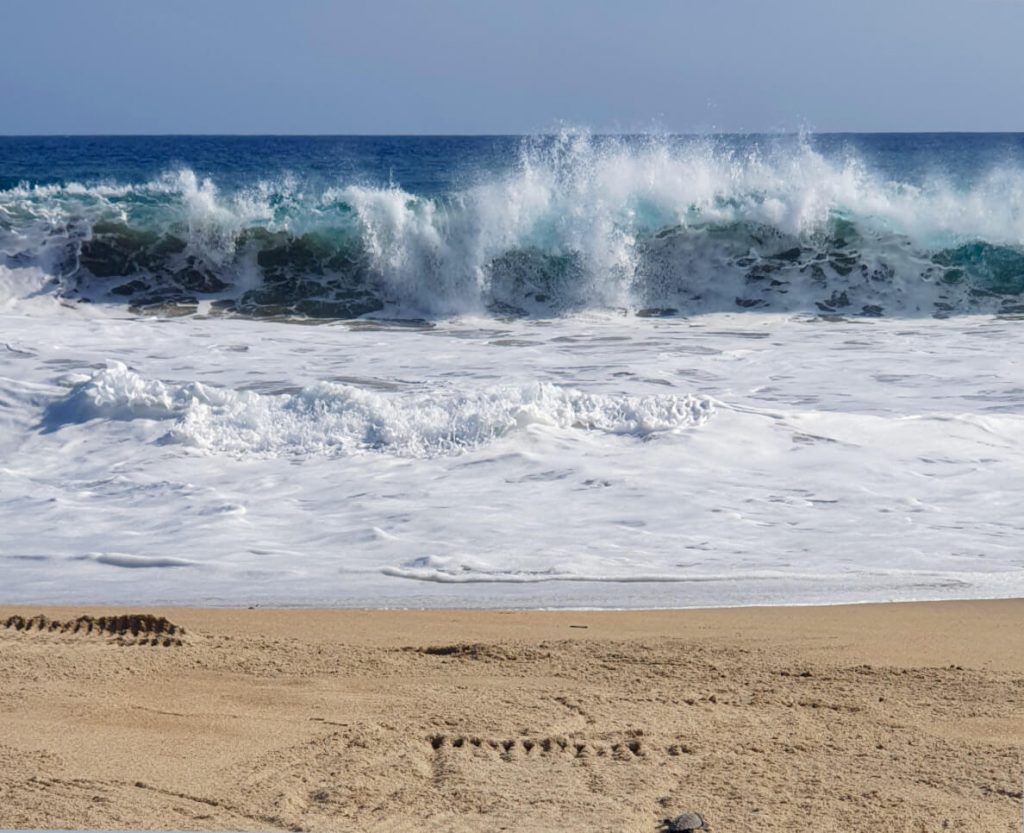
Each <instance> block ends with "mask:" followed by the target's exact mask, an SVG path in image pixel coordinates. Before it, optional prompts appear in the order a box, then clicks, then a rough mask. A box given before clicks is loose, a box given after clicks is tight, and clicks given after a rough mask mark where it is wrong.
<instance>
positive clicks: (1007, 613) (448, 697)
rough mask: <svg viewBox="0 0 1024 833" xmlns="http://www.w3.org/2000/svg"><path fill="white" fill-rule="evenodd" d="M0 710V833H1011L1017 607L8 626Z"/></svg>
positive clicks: (359, 615)
mask: <svg viewBox="0 0 1024 833" xmlns="http://www.w3.org/2000/svg"><path fill="white" fill-rule="evenodd" d="M129 612H132V613H143V614H146V616H144V617H142V618H140V619H136V620H130V621H127V622H124V621H122V622H111V621H109V620H105V619H103V618H102V617H110V616H113V615H117V614H124V613H129ZM39 615H41V616H43V617H45V621H43V620H40V619H35V620H32V617H35V616H39ZM79 617H86V618H79ZM160 617H165V620H166V621H161V619H160ZM4 625H6V627H5V626H4ZM40 626H42V627H40ZM122 631H123V632H122ZM0 710H2V712H3V715H2V718H0V827H108V828H115V829H140V830H141V829H164V830H311V831H319V830H325V831H326V830H337V831H377V830H380V831H413V830H416V831H424V830H432V831H442V830H443V831H459V832H460V833H461V832H462V831H499V830H522V831H609V833H611V831H615V833H640V831H654V830H656V829H657V826H658V823H659V821H660V820H661V819H662V818H664V817H667V816H672V815H675V814H677V813H681V812H683V811H687V810H695V811H699V812H701V813H703V814H704V816H705V817H706V818H707V820H708V822H709V823H710V824H711V827H712V829H713V830H715V831H720V833H725V832H726V831H730V832H733V833H741V832H744V831H750V833H753V831H758V833H763V832H764V831H775V830H779V831H782V830H806V831H811V830H813V831H837V832H838V831H843V832H844V833H847V832H848V831H875V830H889V831H915V832H918V831H920V832H921V833H924V831H929V833H930V831H939V830H965V831H966V830H970V831H979V833H996V832H997V831H999V832H1001V831H1007V833H1009V832H1010V831H1017V830H1019V829H1020V824H1021V807H1022V799H1021V789H1022V786H1021V783H1022V768H1021V751H1020V750H1021V745H1022V741H1024V601H1021V600H1013V601H984V602H981V601H979V602H943V603H915V604H888V605H861V606H846V607H818V608H810V607H806V608H762V609H752V608H746V609H732V610H704V611H650V612H640V611H637V612H622V613H612V612H550V613H548V612H539V611H532V612H497V611H491V612H479V611H476V612H468V611H441V610H438V611H429V612H417V611H408V612H389V611H368V612H364V611H338V610H263V609H255V610H244V609H242V610H239V609H233V610H199V609H165V610H145V611H140V610H133V611H122V610H113V609H109V608H104V609H94V608H90V609H81V608H75V609H70V608H59V609H58V608H14V607H4V608H2V609H0Z"/></svg>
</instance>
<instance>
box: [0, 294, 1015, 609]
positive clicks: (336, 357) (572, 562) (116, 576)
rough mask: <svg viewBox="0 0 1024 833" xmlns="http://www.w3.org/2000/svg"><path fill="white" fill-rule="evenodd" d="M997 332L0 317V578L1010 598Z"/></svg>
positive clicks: (618, 593)
mask: <svg viewBox="0 0 1024 833" xmlns="http://www.w3.org/2000/svg"><path fill="white" fill-rule="evenodd" d="M57 321H59V326H54V323H55V322H57ZM1016 324H1017V322H1015V321H1009V320H997V319H992V318H957V319H950V320H942V321H937V320H918V321H895V320H894V321H889V320H875V321H871V322H842V321H837V322H832V323H826V322H821V321H814V320H811V319H808V318H805V317H796V318H785V317H781V316H770V315H759V314H756V313H742V314H738V315H732V316H705V317H701V318H695V319H692V320H681V319H667V320H657V319H630V318H623V317H620V316H611V315H606V316H595V315H589V316H576V317H571V318H564V319H560V320H554V321H544V320H540V321H517V322H511V323H509V322H506V323H502V324H500V325H496V323H495V322H494V321H491V320H479V319H460V320H457V321H452V322H448V323H444V324H439V325H437V326H435V327H433V328H428V329H407V328H386V327H366V326H359V327H354V328H350V327H345V326H327V327H301V326H294V325H287V324H282V323H274V322H255V321H244V320H225V319H207V320H200V319H178V320H173V321H167V320H163V321H161V320H145V319H139V318H109V317H107V318H105V317H102V316H101V317H96V316H88V317H87V316H86V315H84V311H83V310H81V309H65V310H63V312H62V313H61V314H60V316H59V318H58V317H56V315H55V314H53V313H51V314H49V315H35V314H32V315H28V314H24V313H22V312H6V313H4V337H3V338H4V341H3V342H2V344H4V345H9V346H7V347H3V348H2V349H0V516H2V518H3V520H4V523H3V524H2V525H0V553H2V554H3V555H2V557H0V568H2V570H3V575H4V579H5V580H4V583H3V588H2V590H0V597H2V598H3V600H5V601H10V602H14V601H32V602H41V601H51V602H76V601H77V602H86V601H92V602H114V601H120V602H123V603H129V602H131V603H143V602H152V603H158V602H161V603H162V602H178V603H188V602H207V603H230V604H252V603H255V602H260V603H271V602H276V603H289V604H295V603H298V604H344V605H349V604H351V605H371V606H374V605H401V606H409V605H413V606H418V605H485V606H487V605H496V606H510V605H511V606H547V605H553V606H559V605H561V606H565V605H570V606H588V605H591V606H593V605H596V606H613V607H623V606H625V607H630V606H641V607H642V606H651V605H654V606H688V605H707V604H753V603H776V602H826V601H863V600H868V599H875V600H882V599H893V598H895V599H913V598H956V597H968V598H969V597H979V596H1008V595H1019V594H1020V593H1022V592H1024V561H1022V558H1021V554H1020V548H1019V545H1018V543H1019V540H1020V536H1021V534H1022V524H1021V522H1020V521H1019V519H1018V518H1017V513H1016V507H1017V505H1018V504H1019V503H1020V502H1021V501H1022V500H1024V494H1022V493H1021V486H1020V482H1019V480H1020V478H1019V477H1018V476H1017V473H1018V472H1019V471H1020V470H1021V467H1022V466H1024V452H1022V450H1021V444H1020V443H1019V442H1018V438H1019V437H1020V436H1021V434H1022V432H1024V400H1022V394H1021V391H1020V384H1019V378H1018V377H1019V373H1018V372H1017V371H1018V368H1017V358H1016V356H1017V355H1018V354H1019V349H1018V348H1019V347H1020V346H1021V345H1020V340H1021V338H1022V336H1021V335H1020V332H1019V328H1018V327H1017V326H1016ZM11 348H13V349H11ZM111 355H115V356H119V357H121V359H122V361H123V363H116V362H108V357H109V356H111ZM837 367H841V368H842V372H841V373H838V372H837V371H836V368H837ZM690 391H700V392H701V396H700V397H692V398H691V396H690V395H689V392H690ZM709 403H711V407H710V408H709ZM140 567H141V568H143V569H139V568H140ZM133 568H134V569H133Z"/></svg>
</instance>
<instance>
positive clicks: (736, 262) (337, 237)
mask: <svg viewBox="0 0 1024 833" xmlns="http://www.w3.org/2000/svg"><path fill="white" fill-rule="evenodd" d="M0 256H2V260H0V263H3V264H5V265H7V266H9V267H11V266H20V265H26V264H32V265H40V264H42V265H43V266H45V268H47V269H48V270H49V271H50V272H51V273H52V274H54V275H55V276H56V277H57V278H58V279H59V281H60V286H59V290H58V291H59V292H60V293H61V294H62V295H64V296H65V297H69V298H76V299H81V300H89V301H103V302H110V301H127V302H128V303H130V304H132V305H135V306H147V305H161V304H163V305H166V304H177V305H195V304H197V303H199V302H201V301H209V302H211V305H212V308H213V309H215V310H220V311H222V312H225V313H234V314H246V315H279V314H283V315H305V316H315V317H331V318H349V317H355V316H359V315H364V314H367V313H374V312H380V311H382V310H383V311H385V312H388V313H391V314H395V315H398V316H405V315H413V316H423V315H427V316H443V315H450V314H460V313H467V312H468V313H479V312H483V311H485V310H490V311H492V312H498V313H506V314H542V315H546V314H552V313H562V312H566V311H573V310H577V309H583V308H624V309H632V310H644V309H660V310H669V309H671V310H678V311H682V312H705V311H720V310H735V309H743V308H750V307H758V308H765V309H777V310H787V311H797V310H811V311H818V310H824V311H826V312H836V311H843V312H849V313H854V314H864V315H879V314H883V313H894V314H908V313H909V314H919V313H924V314H949V313H952V312H974V311H986V310H992V311H998V310H1002V311H1018V310H1019V307H1020V304H1021V294H1022V293H1024V172H1022V171H1019V170H1017V169H1004V170H1001V171H994V172H992V173H991V174H990V175H988V176H983V177H981V178H980V179H978V180H977V181H975V182H974V183H973V184H970V185H969V186H959V187H958V186H954V185H953V184H951V183H950V182H948V181H946V180H943V179H940V178H935V179H932V180H929V181H926V182H924V183H919V184H912V183H909V182H900V181H892V180H889V179H885V178H883V177H881V176H879V175H878V174H876V173H873V172H872V171H870V170H869V169H868V168H867V167H866V166H865V164H864V163H863V162H862V161H860V160H859V159H858V158H856V157H855V156H853V155H847V156H844V157H841V158H827V157H825V156H824V155H822V154H820V153H818V152H816V151H814V150H813V149H812V148H811V147H810V146H809V145H808V144H807V143H797V144H796V145H792V146H787V147H785V148H775V149H768V150H763V149H761V150H759V149H750V150H748V151H747V152H744V153H740V152H738V151H736V150H735V149H729V148H726V147H722V146H720V145H716V144H715V143H713V142H698V141H691V142H688V143H683V144H678V143H676V144H673V143H672V142H669V141H667V140H656V139H647V140H643V141H639V140H633V141H626V140H622V141H611V140H604V141H597V140H595V139H593V138H592V137H590V136H589V135H587V134H585V133H565V134H563V135H561V136H559V137H556V138H554V139H551V140H532V141H527V142H524V145H523V148H522V150H521V153H520V157H519V159H518V162H517V163H516V164H515V165H513V166H512V167H511V169H510V170H508V171H505V172H500V171H498V172H482V173H481V174H480V176H479V177H478V181H477V182H476V183H475V184H471V185H469V186H467V187H464V188H461V189H458V190H455V191H452V192H450V193H447V194H442V195H435V196H426V195H418V194H413V193H409V192H407V191H404V190H402V189H401V188H399V187H397V186H389V187H383V188H382V187H370V186H367V185H358V184H343V185H337V186H331V187H327V188H319V189H317V188H314V187H313V186H312V185H311V184H309V183H303V182H301V181H299V180H298V179H296V178H295V177H284V178H282V179H280V180H278V181H259V182H256V183H255V184H253V185H251V186H249V187H246V188H239V189H236V190H235V191H232V192H230V193H224V192H221V191H220V190H219V189H218V187H217V186H216V184H215V183H214V182H213V181H212V180H210V179H200V178H199V177H198V176H197V175H196V174H195V173H194V172H192V171H188V170H184V171H178V172H174V173H170V174H167V175H165V176H163V177H160V178H158V179H157V180H155V181H153V182H150V183H143V184H136V185H110V184H107V185H102V184H100V185H82V184H69V185H65V186H40V187H30V186H19V187H17V188H13V189H9V190H7V191H2V192H0Z"/></svg>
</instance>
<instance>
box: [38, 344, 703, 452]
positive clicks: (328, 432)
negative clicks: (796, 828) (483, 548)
mask: <svg viewBox="0 0 1024 833" xmlns="http://www.w3.org/2000/svg"><path fill="white" fill-rule="evenodd" d="M714 410H715V408H714V403H713V402H712V400H711V399H709V398H707V397H699V396H690V395H683V396H677V395H658V396H627V395H614V394H596V393H586V392H583V391H580V390H576V389H573V388H564V387H560V386H557V385H553V384H550V383H533V384H525V385H499V386H493V387H486V388H481V389H477V390H455V389H452V388H438V389H435V390H431V391H428V392H416V393H388V394H384V393H378V392H372V391H368V390H365V389H363V388H359V387H355V386H352V385H343V384H333V383H328V382H324V383H321V384H318V385H314V386H312V387H308V388H304V389H302V390H300V391H298V392H296V393H281V394H276V395H267V394H260V393H256V392H253V391H235V390H228V389H223V388H214V387H210V386H206V385H203V384H200V383H198V382H193V383H190V384H186V385H171V384H167V383H165V382H162V381H159V380H155V379H145V378H143V377H142V376H140V375H138V374H137V373H134V372H133V371H131V370H129V369H128V368H127V367H126V366H125V365H124V364H122V363H121V362H111V363H110V364H109V366H108V367H107V368H106V369H104V370H101V371H99V372H98V373H95V374H94V375H93V376H91V377H89V378H88V379H85V380H78V381H77V383H76V384H74V386H73V388H72V390H71V392H70V393H69V394H68V395H67V396H65V397H64V398H62V399H60V400H58V401H57V402H54V403H52V404H51V405H50V406H49V407H48V408H47V410H46V412H45V415H44V419H43V429H44V430H49V431H55V430H59V429H60V428H61V427H62V426H63V425H67V424H72V423H84V422H88V421H90V420H135V419H146V420H173V421H174V424H173V426H172V427H171V428H170V430H169V431H168V432H167V434H166V435H165V438H164V439H165V441H168V442H177V443H183V444H186V445H191V446H193V447H196V448H199V449H203V450H205V451H210V452H220V453H228V454H235V455H247V454H253V455H258V456H270V457H274V456H289V455H298V456H302V455H311V454H351V453H358V452H366V451H377V452H387V453H390V454H394V455H397V456H403V457H434V456H438V455H446V454H454V453H458V452H460V451H463V450H466V449H471V448H475V447H478V446H481V445H484V444H487V443H489V442H493V441H495V440H498V439H501V438H502V437H506V436H508V435H510V434H513V433H515V432H519V431H524V430H527V429H529V428H531V427H533V426H539V427H546V428H550V429H556V430H580V431H594V432H598V433H601V434H612V435H624V436H629V437H635V438H640V439H645V438H648V437H651V436H653V435H656V434H662V433H668V432H673V431H678V430H681V429H685V428H689V427H692V426H696V425H701V424H703V423H705V422H706V421H707V420H708V419H709V418H710V417H711V416H712V414H713V413H714Z"/></svg>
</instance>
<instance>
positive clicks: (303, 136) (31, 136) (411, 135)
mask: <svg viewBox="0 0 1024 833" xmlns="http://www.w3.org/2000/svg"><path fill="white" fill-rule="evenodd" d="M560 132H562V131H536V132H531V133H0V139H171V138H178V139H181V138H211V139H247V138H249V139H271V138H274V139H527V138H534V137H536V138H545V137H552V136H558V135H559V133H560ZM573 132H581V133H589V134H590V135H592V136H597V137H601V138H604V137H613V136H623V137H636V136H665V137H673V138H707V137H715V136H801V135H806V136H1020V135H1024V129H1021V130H821V131H814V130H736V131H728V130H722V131H701V132H685V131H683V132H672V131H637V132H629V131H608V132H599V131H590V130H579V131H573Z"/></svg>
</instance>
